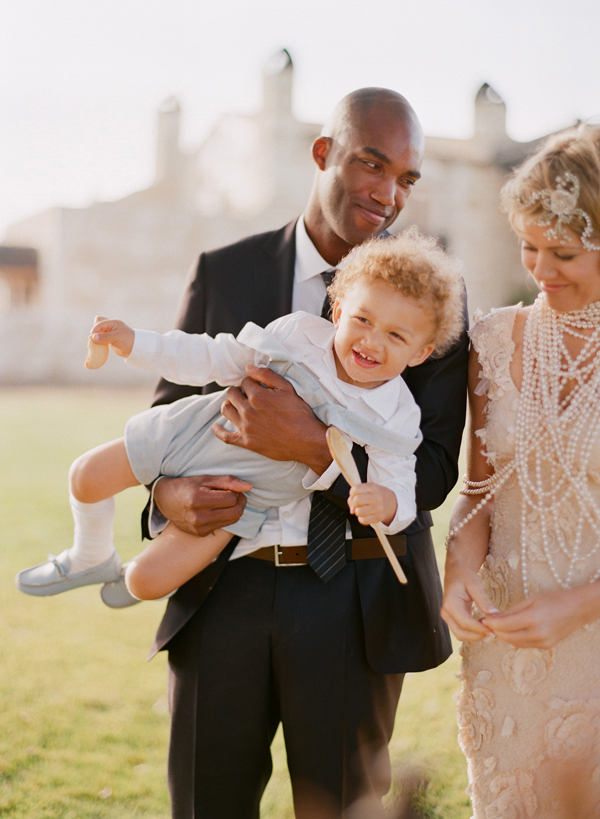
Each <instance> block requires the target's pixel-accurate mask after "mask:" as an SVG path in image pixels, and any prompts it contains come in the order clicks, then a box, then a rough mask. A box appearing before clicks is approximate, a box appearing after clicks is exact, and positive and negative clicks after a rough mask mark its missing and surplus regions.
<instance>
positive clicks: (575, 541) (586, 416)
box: [447, 294, 600, 596]
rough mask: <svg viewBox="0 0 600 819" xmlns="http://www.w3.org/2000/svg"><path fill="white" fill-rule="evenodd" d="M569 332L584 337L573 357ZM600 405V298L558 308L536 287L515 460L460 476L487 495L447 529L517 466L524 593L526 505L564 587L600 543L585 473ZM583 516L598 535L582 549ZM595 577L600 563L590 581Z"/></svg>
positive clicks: (599, 512)
mask: <svg viewBox="0 0 600 819" xmlns="http://www.w3.org/2000/svg"><path fill="white" fill-rule="evenodd" d="M580 330H591V333H589V334H585V333H581V332H579V331H580ZM567 335H570V336H572V337H575V338H579V339H582V340H583V341H584V344H583V346H582V349H581V351H580V352H579V354H578V355H577V356H576V357H575V358H572V357H571V355H570V354H569V351H568V349H567V346H566V344H565V336H567ZM599 410H600V302H595V303H593V304H589V305H587V306H586V307H584V308H583V309H581V310H577V311H573V312H571V313H557V312H555V311H554V310H552V309H551V308H550V307H549V306H548V304H547V303H546V299H545V297H544V295H543V294H540V295H539V296H538V298H537V300H536V302H535V304H534V305H533V308H532V310H531V312H530V314H529V316H528V318H527V322H526V325H525V335H524V340H523V384H522V387H521V400H520V404H519V411H518V415H517V424H516V432H515V457H514V460H512V461H510V462H509V463H508V464H506V466H505V467H504V468H503V469H501V470H500V471H499V472H497V473H494V475H493V476H492V477H491V478H488V479H487V480H485V481H478V482H475V481H469V480H467V479H466V478H465V479H464V483H465V488H464V489H463V490H462V491H461V494H464V495H484V497H483V498H482V500H481V501H480V502H479V503H478V504H477V506H476V507H475V508H474V509H473V510H472V511H471V512H469V514H468V515H467V516H466V517H465V518H464V519H463V520H462V521H460V523H459V524H457V526H455V527H454V528H453V529H451V531H450V533H449V535H448V538H447V542H448V541H449V540H450V539H451V538H452V537H453V536H454V535H455V534H456V533H457V532H458V531H459V530H460V529H461V528H462V527H463V526H464V525H465V524H466V523H467V522H468V521H469V520H471V519H472V518H473V517H474V516H475V515H476V514H477V512H479V510H480V509H482V508H483V506H485V504H486V503H488V501H489V500H491V498H492V497H493V496H494V495H495V494H496V493H497V492H498V490H499V489H500V487H501V486H503V485H504V484H505V483H506V481H507V480H508V479H509V478H510V476H511V475H513V474H515V473H516V476H517V480H518V483H519V487H520V489H521V496H522V500H521V571H522V579H523V589H524V592H525V595H526V596H529V594H530V592H531V586H530V583H529V576H528V563H529V557H528V546H527V543H528V538H527V518H528V515H530V514H531V513H534V514H535V515H536V516H537V517H538V518H539V521H540V535H541V546H542V551H543V554H544V556H545V558H546V561H547V563H548V566H549V567H550V571H551V572H552V575H553V576H554V578H555V580H556V582H557V583H558V584H559V585H560V586H561V587H562V588H570V586H571V584H572V582H573V575H574V572H575V569H576V566H577V564H578V563H580V562H581V561H585V560H587V559H588V558H590V557H591V556H592V555H594V554H595V553H596V552H597V551H598V550H599V549H600V508H599V506H598V504H597V502H596V500H595V499H594V498H593V497H592V495H591V493H590V491H589V488H588V481H587V473H588V466H589V462H590V458H591V455H592V450H593V444H594V442H595V440H596V438H597V435H598V432H599V430H600V411H599ZM571 510H574V511H575V512H576V520H577V523H576V525H575V527H574V530H573V531H571V532H569V534H568V542H567V538H566V537H565V533H564V526H563V527H561V526H560V518H561V517H562V518H563V520H565V519H568V518H569V516H571V517H572V511H571ZM569 512H570V515H569ZM561 513H562V515H561ZM584 523H587V524H588V525H589V526H590V528H591V529H592V531H593V533H594V535H595V537H594V538H593V540H594V542H593V543H592V544H590V545H589V546H588V547H587V549H584V544H583V527H584ZM550 526H551V527H552V529H553V530H554V532H553V534H554V541H555V545H556V546H558V549H559V551H560V552H561V553H562V554H563V555H564V557H565V559H566V562H567V569H566V571H565V572H563V573H562V574H561V572H560V571H559V569H558V567H557V566H556V563H555V560H554V557H553V554H552V549H551V542H550V541H551V538H550V534H549V527H550ZM599 577H600V569H599V570H598V571H597V572H596V574H595V575H594V576H593V577H592V578H591V580H590V582H594V581H595V580H597V579H598V578H599Z"/></svg>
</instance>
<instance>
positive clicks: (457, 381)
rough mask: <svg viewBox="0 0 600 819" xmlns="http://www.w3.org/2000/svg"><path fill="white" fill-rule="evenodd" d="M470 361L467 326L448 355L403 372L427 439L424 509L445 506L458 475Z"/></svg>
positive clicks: (420, 464) (420, 479)
mask: <svg viewBox="0 0 600 819" xmlns="http://www.w3.org/2000/svg"><path fill="white" fill-rule="evenodd" d="M465 327H466V301H465ZM467 360H468V337H467V333H466V329H465V330H464V332H463V333H462V335H461V337H460V339H459V340H458V342H457V343H456V344H455V345H454V346H453V347H452V348H451V349H450V351H449V352H448V353H446V355H444V356H442V357H441V358H430V359H428V360H427V361H425V362H423V364H420V365H419V366H418V367H410V368H407V369H406V370H405V372H404V374H403V375H404V380H405V381H406V383H407V385H408V387H409V389H410V391H411V392H412V394H413V396H414V398H415V401H416V402H417V404H418V405H419V407H420V408H421V432H422V433H423V441H422V442H421V444H420V446H419V448H418V449H417V451H416V453H415V454H416V456H417V469H416V471H417V508H418V509H419V510H420V511H425V510H429V509H436V508H437V507H438V506H440V505H441V504H442V503H443V502H444V500H445V499H446V496H447V495H448V493H449V492H450V490H451V489H452V487H453V486H454V484H455V483H456V481H457V479H458V454H459V451H460V442H461V438H462V432H463V427H464V424H465V414H466V402H467Z"/></svg>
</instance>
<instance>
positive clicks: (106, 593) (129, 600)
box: [100, 563, 142, 609]
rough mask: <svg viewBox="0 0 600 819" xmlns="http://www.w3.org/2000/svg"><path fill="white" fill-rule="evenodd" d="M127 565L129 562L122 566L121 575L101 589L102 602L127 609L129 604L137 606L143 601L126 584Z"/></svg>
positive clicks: (113, 607) (109, 605) (112, 606)
mask: <svg viewBox="0 0 600 819" xmlns="http://www.w3.org/2000/svg"><path fill="white" fill-rule="evenodd" d="M126 567H127V563H124V564H123V565H122V566H121V573H120V575H119V577H118V578H117V579H116V580H112V581H111V582H110V583H105V584H104V585H103V586H102V588H101V589H100V597H101V598H102V602H103V603H104V604H105V605H106V606H108V607H109V608H111V609H126V608H127V607H128V606H135V604H136V603H141V602H142V601H141V600H139V599H138V598H137V597H134V596H133V595H132V594H131V592H130V591H129V589H128V588H127V586H126V585H125V569H126Z"/></svg>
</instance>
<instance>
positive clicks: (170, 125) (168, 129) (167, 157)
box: [156, 97, 181, 183]
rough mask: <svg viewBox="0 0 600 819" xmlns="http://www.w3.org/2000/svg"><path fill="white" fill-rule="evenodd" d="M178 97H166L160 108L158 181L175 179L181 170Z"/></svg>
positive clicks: (157, 152)
mask: <svg viewBox="0 0 600 819" xmlns="http://www.w3.org/2000/svg"><path fill="white" fill-rule="evenodd" d="M180 115H181V108H180V106H179V101H178V100H177V98H176V97H169V98H168V99H166V100H165V101H164V102H163V103H162V104H161V105H160V107H159V109H158V115H157V138H156V182H157V183H158V182H164V181H166V180H169V179H174V178H176V177H177V175H178V170H179V164H180V162H179V160H180V155H179V119H180Z"/></svg>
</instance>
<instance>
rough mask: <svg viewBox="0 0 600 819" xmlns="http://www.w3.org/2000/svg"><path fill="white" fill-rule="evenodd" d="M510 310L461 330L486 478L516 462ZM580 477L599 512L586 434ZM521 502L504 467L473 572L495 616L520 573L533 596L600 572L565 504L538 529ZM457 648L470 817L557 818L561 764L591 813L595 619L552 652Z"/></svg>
mask: <svg viewBox="0 0 600 819" xmlns="http://www.w3.org/2000/svg"><path fill="white" fill-rule="evenodd" d="M519 307H520V305H516V306H514V307H507V308H502V309H499V310H492V312H491V313H490V314H489V315H488V316H486V317H485V318H483V319H480V320H478V321H477V322H476V324H475V325H474V327H473V329H472V331H471V341H472V344H473V345H474V347H475V349H476V351H477V353H478V356H479V360H480V364H481V371H480V381H479V384H478V387H477V390H476V391H477V392H478V394H480V395H486V397H487V399H488V404H487V410H486V422H485V426H484V428H483V429H482V430H479V431H478V432H477V435H478V436H479V438H480V440H481V443H482V445H483V448H484V450H485V452H486V454H487V458H488V460H489V461H490V462H491V463H492V464H493V466H494V470H495V472H496V473H498V472H500V471H501V470H502V469H503V468H504V467H506V465H507V464H509V463H510V462H511V460H513V459H514V457H515V438H516V425H517V416H518V410H519V403H520V397H521V396H520V393H519V391H518V390H517V388H516V387H515V384H514V383H513V381H512V378H511V374H510V369H509V368H510V363H511V360H512V356H513V354H514V349H515V345H514V343H513V341H512V332H513V327H514V322H515V318H516V315H517V312H518V310H519ZM589 412H590V413H600V407H598V406H597V405H594V406H590V407H589ZM591 417H592V415H590V418H591ZM592 426H593V423H592ZM567 433H568V430H567ZM586 472H587V474H586V475H585V476H584V477H583V480H584V482H585V485H586V487H587V490H588V491H589V496H588V497H589V498H590V499H591V500H592V501H593V502H595V505H596V508H600V442H598V440H597V438H596V439H595V445H594V447H593V448H592V450H591V452H590V453H589V458H588V459H587V467H586ZM521 501H522V495H521V489H520V484H519V481H518V480H517V475H516V473H515V472H513V473H512V474H511V475H510V477H509V478H508V480H506V481H505V482H504V484H503V485H502V486H500V488H498V490H497V492H496V494H495V496H494V511H493V513H492V520H491V524H492V533H491V538H490V545H489V553H488V556H487V558H486V560H485V562H484V565H483V566H482V569H481V576H482V579H483V581H484V584H485V586H486V590H487V592H488V594H489V596H490V597H491V599H492V600H493V602H494V604H495V605H496V606H497V607H498V608H499V609H500V610H501V611H503V610H504V609H506V608H507V606H509V605H511V604H514V603H517V602H518V601H520V600H522V599H523V598H524V577H526V582H527V583H528V585H529V591H530V593H535V592H538V591H540V592H541V591H547V590H554V589H558V588H560V584H559V582H558V581H557V577H556V575H558V576H559V577H562V578H564V577H565V576H566V575H567V574H568V572H569V566H570V567H571V568H570V570H571V575H570V578H571V579H570V585H573V586H577V585H581V584H583V583H586V582H589V581H590V580H592V579H594V577H595V576H596V575H597V573H598V572H599V571H600V550H598V549H597V548H594V544H597V543H598V538H597V536H596V535H595V534H594V532H593V530H592V526H591V525H590V523H589V521H587V520H586V519H585V516H583V515H582V514H581V510H580V509H579V508H578V507H577V502H576V501H570V500H567V501H566V502H565V503H563V504H561V506H560V508H559V513H558V514H557V515H554V517H553V519H551V520H550V521H546V523H545V524H544V526H543V527H542V525H541V522H540V519H539V517H540V516H539V515H538V514H537V513H535V512H532V511H529V512H528V514H527V515H526V516H525V519H524V521H523V522H522V520H521V509H522V503H521ZM522 525H524V531H525V537H524V538H523V539H522V538H521V527H522ZM578 527H581V529H580V532H581V537H580V538H579V541H580V542H581V543H582V544H584V546H585V548H581V550H580V555H581V558H580V559H578V560H576V561H572V560H571V557H572V556H570V555H568V548H569V543H572V542H573V539H574V536H575V533H576V532H577V531H579V529H578ZM542 529H544V530H545V531H544V537H542ZM521 543H524V544H525V546H524V548H523V551H522V546H521ZM523 556H525V559H526V560H525V562H526V564H527V569H526V574H525V573H524V571H523V565H522V563H523ZM461 653H462V656H463V670H462V674H461V677H462V690H461V693H460V695H459V698H458V724H459V742H460V745H461V748H462V750H463V752H464V754H465V755H466V757H467V761H468V770H469V782H470V785H469V793H470V796H471V799H472V802H473V809H474V817H475V819H526V818H527V819H530V818H531V817H539V818H540V819H542V817H543V819H559V817H561V819H563V817H565V816H566V814H565V813H564V812H563V811H561V809H560V807H559V803H558V799H559V796H560V795H561V794H560V792H559V787H560V776H557V772H558V771H560V770H561V769H562V770H564V769H565V768H564V766H565V761H572V763H573V764H574V765H575V766H577V769H578V771H579V772H581V771H585V775H584V781H585V782H586V786H587V788H589V790H590V791H591V792H592V798H593V800H594V801H593V813H591V814H590V815H593V816H600V621H596V622H594V623H591V624H588V625H587V626H585V627H583V628H580V629H578V630H577V631H575V632H573V633H572V634H571V635H570V636H569V637H567V638H566V639H565V640H563V641H561V642H559V643H558V644H557V645H556V646H555V647H554V648H553V649H551V650H541V649H530V648H515V647H513V646H511V645H509V644H508V643H506V642H504V641H502V640H500V639H498V638H496V637H488V638H486V639H484V640H482V641H480V642H475V643H464V644H463V647H462V650H461ZM563 805H564V803H563Z"/></svg>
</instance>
